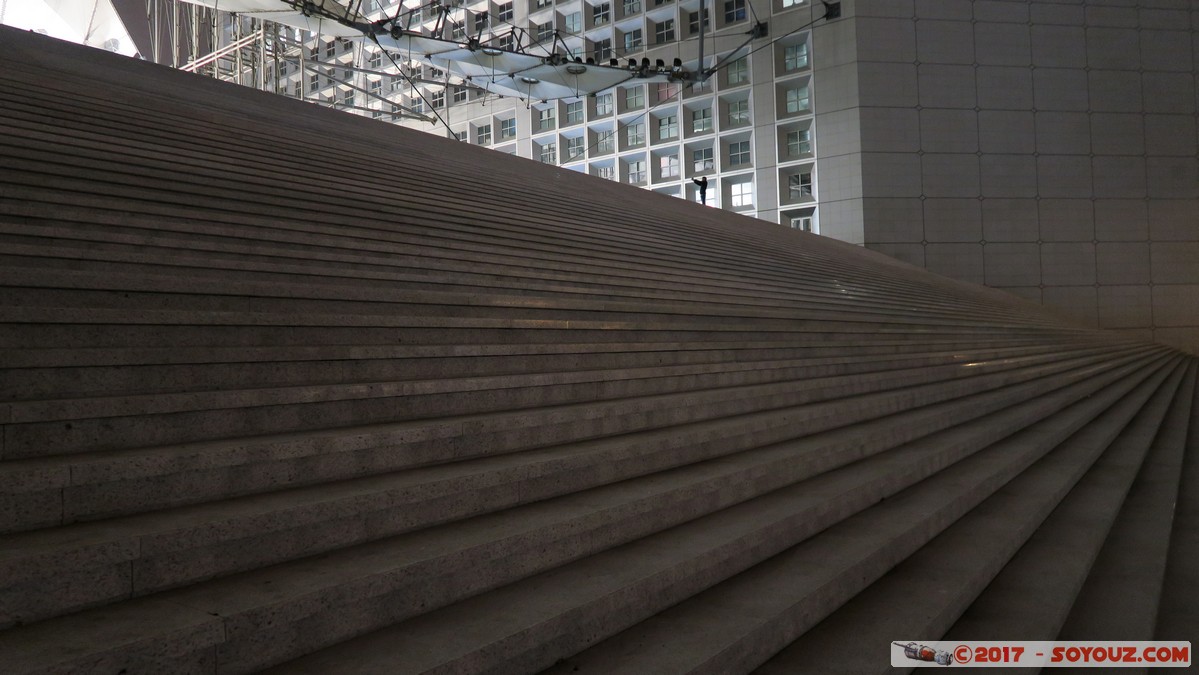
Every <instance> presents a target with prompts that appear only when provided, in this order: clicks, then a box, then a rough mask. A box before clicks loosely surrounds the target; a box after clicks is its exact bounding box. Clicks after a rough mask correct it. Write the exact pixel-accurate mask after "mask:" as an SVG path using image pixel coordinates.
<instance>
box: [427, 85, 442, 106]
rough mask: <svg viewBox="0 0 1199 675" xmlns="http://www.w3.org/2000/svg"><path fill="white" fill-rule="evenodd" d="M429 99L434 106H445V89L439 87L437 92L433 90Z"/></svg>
mask: <svg viewBox="0 0 1199 675" xmlns="http://www.w3.org/2000/svg"><path fill="white" fill-rule="evenodd" d="M429 101H430V102H431V103H432V104H433V107H434V108H444V107H445V90H444V89H439V90H437V91H435V92H432V93H431V94H430V96H429Z"/></svg>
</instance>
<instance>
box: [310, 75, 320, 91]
mask: <svg viewBox="0 0 1199 675" xmlns="http://www.w3.org/2000/svg"><path fill="white" fill-rule="evenodd" d="M308 88H309V89H310V90H312V91H316V90H317V89H320V88H321V76H320V75H309V76H308Z"/></svg>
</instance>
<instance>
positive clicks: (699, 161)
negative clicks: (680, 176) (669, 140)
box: [691, 148, 715, 173]
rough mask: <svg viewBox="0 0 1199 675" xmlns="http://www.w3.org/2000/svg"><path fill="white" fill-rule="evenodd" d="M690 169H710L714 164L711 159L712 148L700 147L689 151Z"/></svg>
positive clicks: (698, 171) (700, 170)
mask: <svg viewBox="0 0 1199 675" xmlns="http://www.w3.org/2000/svg"><path fill="white" fill-rule="evenodd" d="M691 163H692V169H693V170H694V171H695V172H696V173H700V172H703V171H711V170H712V169H713V168H714V167H715V164H714V163H713V161H712V148H700V149H699V150H692V151H691Z"/></svg>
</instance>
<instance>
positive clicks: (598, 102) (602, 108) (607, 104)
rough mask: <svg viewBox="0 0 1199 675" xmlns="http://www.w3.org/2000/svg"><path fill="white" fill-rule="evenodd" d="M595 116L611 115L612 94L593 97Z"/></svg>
mask: <svg viewBox="0 0 1199 675" xmlns="http://www.w3.org/2000/svg"><path fill="white" fill-rule="evenodd" d="M595 114H596V115H611V114H612V94H600V95H598V96H596V97H595Z"/></svg>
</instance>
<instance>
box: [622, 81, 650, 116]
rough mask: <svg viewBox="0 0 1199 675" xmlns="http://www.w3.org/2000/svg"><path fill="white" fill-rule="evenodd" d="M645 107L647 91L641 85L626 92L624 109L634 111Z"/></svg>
mask: <svg viewBox="0 0 1199 675" xmlns="http://www.w3.org/2000/svg"><path fill="white" fill-rule="evenodd" d="M644 105H645V91H644V90H643V89H642V88H641V86H640V85H638V86H636V87H630V88H628V89H625V90H624V107H625V108H628V109H629V110H634V109H636V108H640V107H642V106H644Z"/></svg>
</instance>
